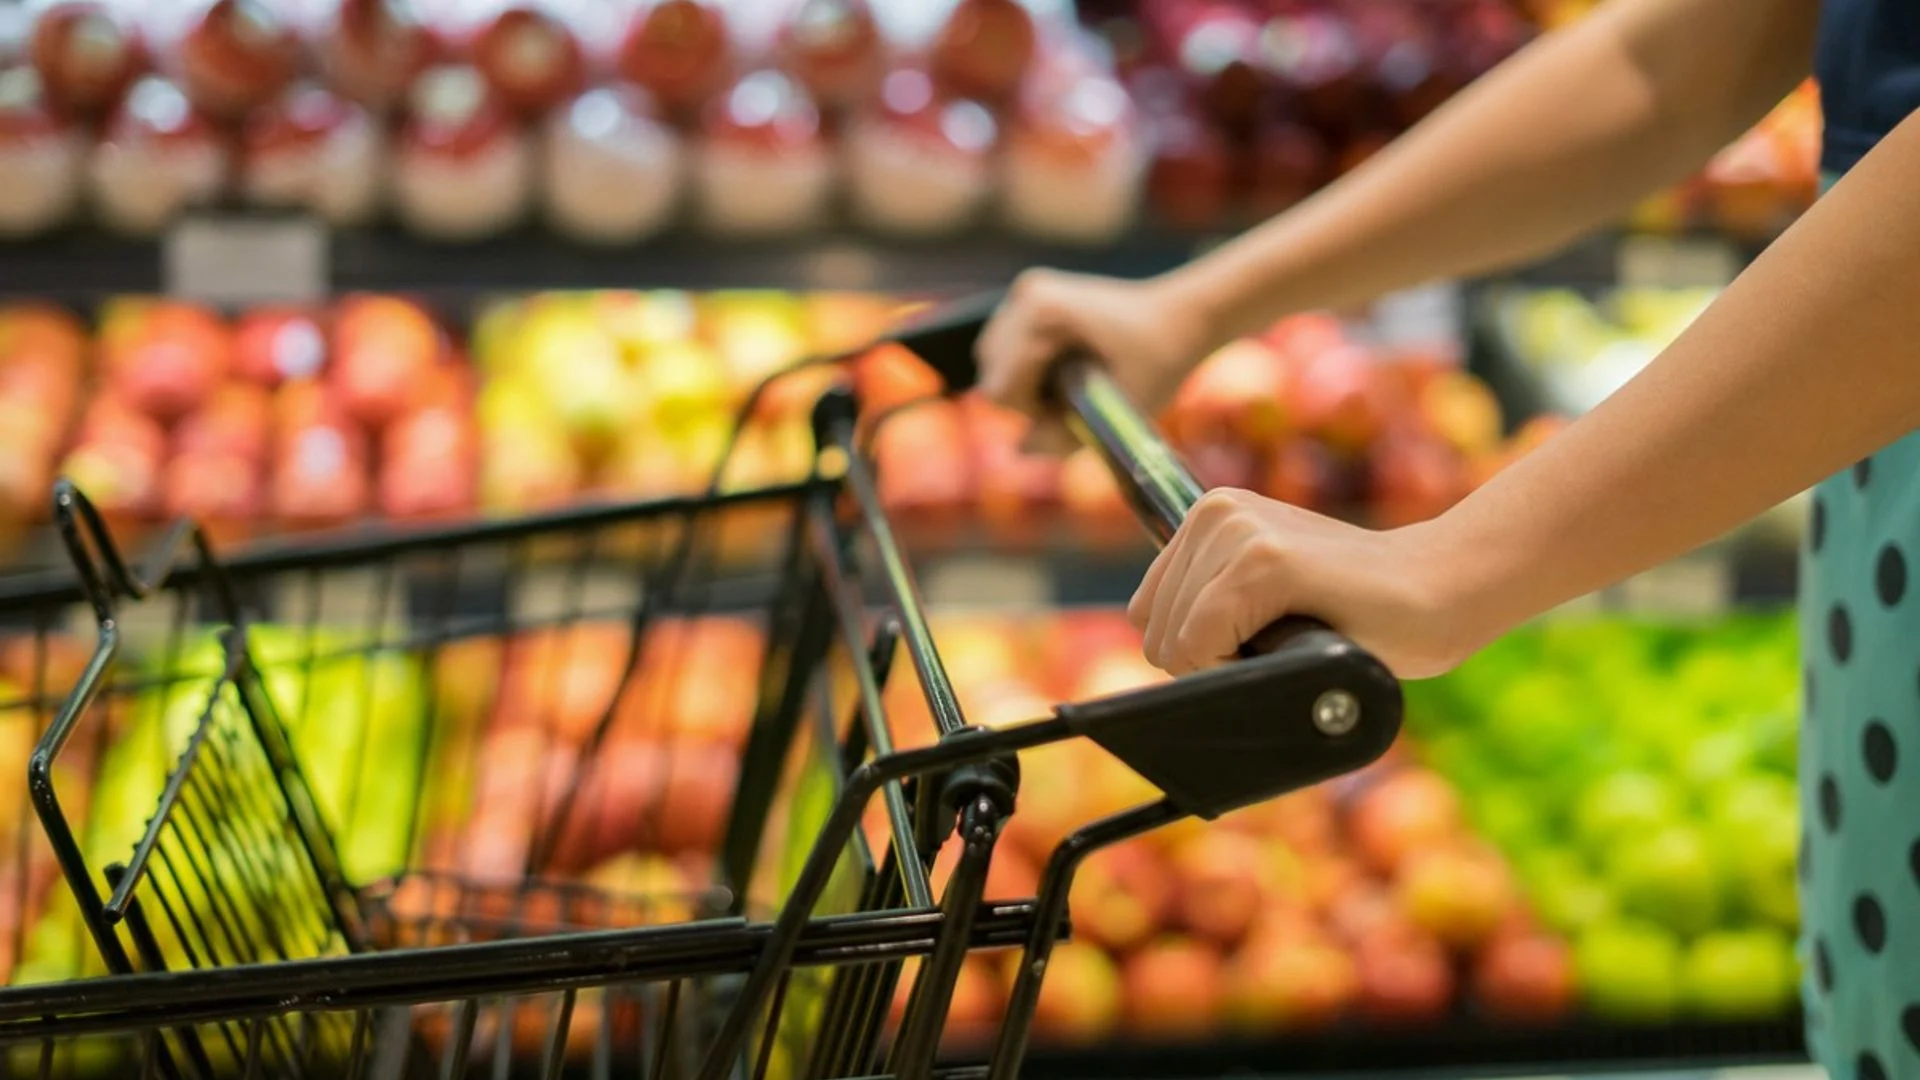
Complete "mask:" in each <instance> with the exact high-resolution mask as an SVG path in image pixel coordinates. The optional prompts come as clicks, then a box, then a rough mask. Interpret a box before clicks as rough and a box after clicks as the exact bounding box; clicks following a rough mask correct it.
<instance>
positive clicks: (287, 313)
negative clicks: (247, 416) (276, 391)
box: [233, 307, 327, 390]
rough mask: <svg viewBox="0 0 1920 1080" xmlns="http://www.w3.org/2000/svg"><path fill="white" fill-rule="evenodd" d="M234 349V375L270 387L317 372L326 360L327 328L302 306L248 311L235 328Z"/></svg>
mask: <svg viewBox="0 0 1920 1080" xmlns="http://www.w3.org/2000/svg"><path fill="white" fill-rule="evenodd" d="M233 348H234V358H233V374H234V375H235V376H236V377H238V378H240V379H243V380H245V381H247V382H250V383H253V384H254V385H256V386H263V387H266V388H267V389H269V390H271V389H273V388H275V387H277V386H279V385H280V384H281V383H282V382H287V381H292V380H296V379H305V378H310V377H312V376H315V375H318V374H319V373H320V369H321V367H322V366H323V365H324V364H325V363H326V362H327V334H326V330H325V329H324V328H323V327H322V326H321V323H320V320H319V318H317V317H316V316H315V314H314V313H313V312H310V311H308V310H306V309H304V308H297V307H294V308H287V307H263V308H255V309H253V310H251V311H248V312H247V313H246V314H244V315H242V316H241V317H240V321H239V323H238V325H237V326H236V327H235V328H234V345H233Z"/></svg>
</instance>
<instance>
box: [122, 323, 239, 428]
mask: <svg viewBox="0 0 1920 1080" xmlns="http://www.w3.org/2000/svg"><path fill="white" fill-rule="evenodd" d="M107 359H108V365H107V379H108V380H109V382H110V384H111V385H112V387H113V388H114V390H115V392H116V393H117V394H118V395H119V396H120V397H121V399H122V400H124V401H125V402H126V403H127V404H129V405H131V406H133V407H134V408H136V409H138V410H140V411H141V412H144V413H146V414H147V415H148V416H151V417H153V418H154V419H156V420H159V421H161V422H163V423H165V422H171V421H173V420H176V419H178V418H180V417H181V416H184V415H186V414H187V413H189V412H192V411H193V410H194V409H196V408H198V407H199V406H200V404H201V403H202V402H204V401H206V400H207V397H208V396H209V395H210V394H212V393H213V391H214V388H215V387H216V386H217V385H219V383H220V380H221V379H223V378H225V377H226V374H227V371H228V370H229V369H230V368H231V367H232V366H233V340H232V337H231V335H230V332H229V330H228V328H227V326H226V325H225V324H224V323H222V322H221V321H220V317H219V316H218V315H215V314H214V313H213V312H211V311H209V310H207V309H205V308H202V307H198V306H194V305H190V304H176V303H159V304H155V305H153V307H152V308H151V309H150V310H149V311H148V312H147V314H146V317H145V319H144V321H143V323H142V325H141V330H140V333H139V336H138V338H137V339H135V340H134V341H132V342H130V343H129V344H128V346H127V348H126V349H125V350H124V351H119V352H117V353H114V354H110V355H109V356H108V358H107Z"/></svg>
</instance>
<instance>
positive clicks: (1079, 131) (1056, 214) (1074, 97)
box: [1004, 75, 1147, 243]
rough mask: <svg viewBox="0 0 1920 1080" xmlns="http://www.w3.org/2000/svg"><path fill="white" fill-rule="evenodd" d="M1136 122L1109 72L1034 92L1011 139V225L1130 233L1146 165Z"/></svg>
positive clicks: (1053, 235)
mask: <svg viewBox="0 0 1920 1080" xmlns="http://www.w3.org/2000/svg"><path fill="white" fill-rule="evenodd" d="M1138 127H1139V123H1138V119H1137V118H1136V116H1135V115H1134V113H1133V110H1132V106H1131V102H1130V100H1129V99H1128V97H1127V92H1126V90H1125V89H1124V88H1122V87H1121V86H1120V84H1119V83H1117V82H1115V81H1114V80H1113V79H1112V78H1110V77H1107V76H1102V75H1088V76H1085V77H1083V78H1080V79H1078V80H1075V81H1073V82H1072V83H1071V85H1069V86H1068V87H1067V88H1065V89H1064V90H1062V91H1060V92H1058V93H1053V94H1047V95H1030V96H1029V97H1028V99H1027V102H1026V104H1025V107H1024V108H1022V109H1021V110H1020V112H1019V114H1018V115H1017V117H1016V119H1015V122H1014V123H1013V125H1012V127H1011V128H1010V129H1009V132H1008V136H1007V156H1006V176H1005V184H1006V188H1005V195H1004V199H1005V208H1006V214H1007V219H1008V222H1009V224H1011V225H1012V226H1013V227H1014V228H1016V229H1018V230H1020V231H1021V232H1025V233H1028V234H1030V235H1033V236H1037V237H1041V238H1044V239H1050V240H1062V241H1068V242H1074V243H1100V242H1105V241H1109V240H1111V239H1112V238H1113V237H1115V236H1117V235H1119V234H1120V233H1121V232H1123V231H1125V229H1126V228H1127V226H1129V225H1130V224H1131V223H1132V221H1133V217H1134V213H1135V210H1136V208H1137V206H1138V203H1139V196H1140V188H1141V185H1142V183H1143V180H1144V173H1145V168H1146V155H1147V147H1146V146H1145V145H1144V142H1145V140H1144V139H1143V138H1142V137H1141V133H1140V131H1139V130H1138Z"/></svg>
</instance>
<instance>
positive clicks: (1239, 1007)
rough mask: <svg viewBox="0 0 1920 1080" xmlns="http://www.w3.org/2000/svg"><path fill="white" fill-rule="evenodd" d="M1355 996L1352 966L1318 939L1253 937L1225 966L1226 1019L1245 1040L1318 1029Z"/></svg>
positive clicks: (1336, 1017)
mask: <svg viewBox="0 0 1920 1080" xmlns="http://www.w3.org/2000/svg"><path fill="white" fill-rule="evenodd" d="M1359 997H1360V972H1359V968H1358V966H1357V965H1356V964H1355V963H1354V960H1353V958H1352V957H1351V956H1350V955H1349V954H1348V953H1347V951H1346V950H1345V949H1343V948H1341V947H1340V946H1339V945H1338V944H1337V943H1335V942H1333V941H1331V940H1329V939H1327V938H1326V937H1325V936H1324V935H1320V934H1309V935H1306V936H1304V937H1292V936H1265V935H1256V936H1254V937H1252V938H1249V939H1248V940H1247V942H1246V944H1244V945H1242V946H1241V947H1240V948H1239V950H1237V951H1236V952H1235V953H1234V954H1233V956H1232V957H1231V959H1230V960H1229V961H1228V964H1227V971H1226V1015H1227V1018H1228V1019H1229V1020H1230V1021H1231V1022H1232V1023H1233V1024H1234V1025H1235V1026H1236V1027H1237V1028H1239V1029H1240V1030H1241V1031H1242V1032H1245V1033H1247V1034H1250V1035H1256V1036H1269V1035H1271V1034H1272V1033H1273V1032H1274V1031H1275V1030H1276V1029H1279V1030H1294V1031H1300V1030H1307V1031H1311V1030H1316V1029H1319V1028H1324V1027H1326V1026H1327V1025H1329V1024H1332V1023H1334V1022H1335V1021H1337V1020H1339V1019H1340V1018H1341V1017H1342V1016H1343V1015H1345V1013H1346V1012H1347V1011H1348V1010H1349V1009H1351V1008H1352V1007H1353V1005H1354V1003H1355V1002H1356V1001H1357V1000H1358V999H1359Z"/></svg>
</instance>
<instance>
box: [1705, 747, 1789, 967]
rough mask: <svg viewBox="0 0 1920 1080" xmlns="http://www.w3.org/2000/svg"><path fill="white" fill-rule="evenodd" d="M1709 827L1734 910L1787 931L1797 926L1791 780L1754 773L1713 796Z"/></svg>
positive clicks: (1723, 788)
mask: <svg viewBox="0 0 1920 1080" xmlns="http://www.w3.org/2000/svg"><path fill="white" fill-rule="evenodd" d="M1707 821H1708V826H1707V827H1708V829H1709V830H1710V832H1709V835H1710V837H1711V838H1712V842H1713V848H1714V850H1715V852H1716V853H1717V854H1718V855H1719V858H1720V865H1721V872H1722V873H1723V874H1724V875H1725V878H1726V882H1727V885H1728V889H1729V891H1730V893H1731V895H1732V897H1733V899H1734V901H1735V905H1736V906H1737V908H1738V909H1739V910H1740V911H1741V912H1742V913H1744V914H1746V915H1748V916H1751V917H1753V918H1757V919H1759V920H1761V921H1763V922H1766V923H1769V924H1771V925H1774V926H1777V927H1780V928H1781V929H1786V930H1791V929H1793V928H1794V927H1796V926H1798V925H1799V920H1800V892H1799V888H1798V882H1797V878H1796V860H1797V857H1798V848H1799V840H1800V804H1799V796H1798V792H1797V791H1796V790H1795V788H1794V785H1793V783H1792V782H1791V781H1789V780H1785V779H1783V778H1781V777H1778V776H1774V775H1772V774H1765V773H1763V774H1756V775H1751V776H1746V777H1741V778H1740V779H1738V780H1736V781H1734V782H1732V783H1729V784H1727V785H1725V786H1723V787H1722V788H1720V789H1719V790H1718V791H1716V792H1715V794H1714V797H1713V799H1712V801H1711V804H1710V806H1709V808H1708V818H1707Z"/></svg>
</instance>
